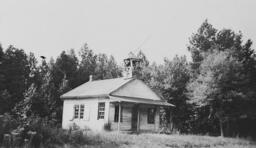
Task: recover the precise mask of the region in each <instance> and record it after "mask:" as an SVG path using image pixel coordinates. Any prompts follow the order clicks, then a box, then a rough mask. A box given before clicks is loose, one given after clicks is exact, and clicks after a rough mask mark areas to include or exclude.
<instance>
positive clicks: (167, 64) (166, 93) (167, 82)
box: [150, 56, 191, 132]
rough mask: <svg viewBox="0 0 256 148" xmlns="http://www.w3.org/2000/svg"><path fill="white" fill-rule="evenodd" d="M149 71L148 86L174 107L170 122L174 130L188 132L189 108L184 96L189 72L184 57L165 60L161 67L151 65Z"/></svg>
mask: <svg viewBox="0 0 256 148" xmlns="http://www.w3.org/2000/svg"><path fill="white" fill-rule="evenodd" d="M150 71H151V80H150V86H151V87H153V88H154V89H155V90H156V89H157V90H160V92H159V91H158V92H159V94H162V95H163V97H164V98H165V99H166V100H167V101H168V102H169V103H172V104H174V105H175V106H176V107H175V108H174V109H173V111H172V112H173V113H172V115H173V116H172V118H173V119H172V120H173V122H174V124H175V125H176V128H177V129H179V130H180V131H181V132H189V130H190V129H191V127H190V125H189V123H188V122H187V121H188V119H189V116H190V114H191V111H190V108H191V107H190V105H189V104H187V102H186V101H187V100H188V98H187V96H186V95H185V94H186V92H187V90H186V85H187V83H188V82H189V79H190V70H189V65H188V62H187V60H186V57H185V56H183V57H178V56H176V57H174V58H173V59H172V60H169V59H167V58H165V60H164V64H163V65H159V66H156V65H152V66H151V70H150Z"/></svg>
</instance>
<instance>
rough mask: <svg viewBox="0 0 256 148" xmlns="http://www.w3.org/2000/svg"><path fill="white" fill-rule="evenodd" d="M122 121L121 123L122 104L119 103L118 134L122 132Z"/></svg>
mask: <svg viewBox="0 0 256 148" xmlns="http://www.w3.org/2000/svg"><path fill="white" fill-rule="evenodd" d="M120 121H121V102H119V104H118V125H117V129H118V132H119V131H120Z"/></svg>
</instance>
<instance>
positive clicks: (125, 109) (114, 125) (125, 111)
mask: <svg viewBox="0 0 256 148" xmlns="http://www.w3.org/2000/svg"><path fill="white" fill-rule="evenodd" d="M121 106H122V117H123V120H122V121H123V122H120V130H131V123H132V105H131V104H121ZM114 118H115V104H113V103H110V108H109V122H110V123H111V129H112V130H117V129H118V122H114Z"/></svg>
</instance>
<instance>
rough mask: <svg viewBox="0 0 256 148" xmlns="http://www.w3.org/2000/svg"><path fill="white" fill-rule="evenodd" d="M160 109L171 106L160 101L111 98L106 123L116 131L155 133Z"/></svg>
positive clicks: (157, 128) (158, 122)
mask: <svg viewBox="0 0 256 148" xmlns="http://www.w3.org/2000/svg"><path fill="white" fill-rule="evenodd" d="M160 107H173V105H172V104H169V103H167V102H164V101H160V100H149V99H141V98H128V97H111V99H110V109H109V121H108V123H110V124H111V129H112V130H116V131H132V132H157V131H158V130H159V126H160Z"/></svg>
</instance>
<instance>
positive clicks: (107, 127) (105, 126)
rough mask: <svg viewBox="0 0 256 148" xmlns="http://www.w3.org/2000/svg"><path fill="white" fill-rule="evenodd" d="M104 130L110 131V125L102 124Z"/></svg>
mask: <svg viewBox="0 0 256 148" xmlns="http://www.w3.org/2000/svg"><path fill="white" fill-rule="evenodd" d="M104 130H106V131H111V123H105V124H104Z"/></svg>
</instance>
